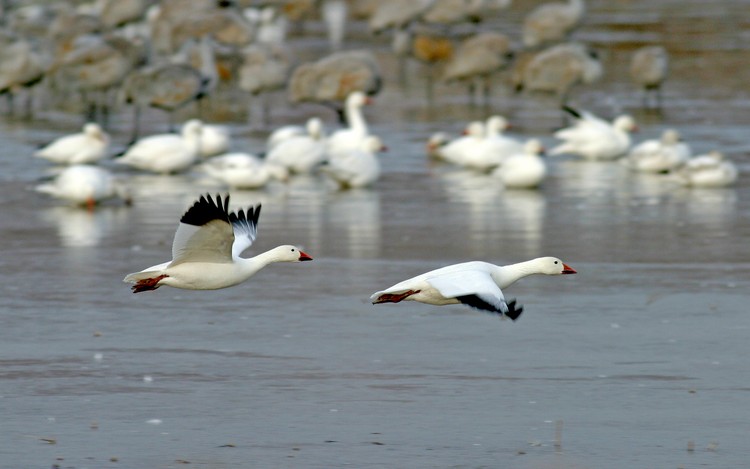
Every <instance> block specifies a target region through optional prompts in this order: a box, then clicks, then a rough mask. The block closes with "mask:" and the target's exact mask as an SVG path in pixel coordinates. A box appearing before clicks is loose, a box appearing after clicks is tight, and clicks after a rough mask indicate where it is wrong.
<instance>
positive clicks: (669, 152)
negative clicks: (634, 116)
mask: <svg viewBox="0 0 750 469" xmlns="http://www.w3.org/2000/svg"><path fill="white" fill-rule="evenodd" d="M690 155H691V150H690V146H689V145H688V144H686V143H685V142H682V141H681V139H680V134H679V132H677V131H676V130H674V129H667V130H665V131H664V133H663V134H662V136H661V138H659V139H651V140H645V141H643V142H641V143H639V144H638V145H636V146H635V147H633V149H632V150H631V151H630V153H628V155H627V158H625V159H624V161H625V162H626V164H627V165H628V166H629V167H630V168H631V169H633V170H634V171H639V172H645V173H663V172H667V171H671V170H673V169H676V168H678V167H680V166H682V165H683V164H685V162H686V161H687V160H688V159H690Z"/></svg>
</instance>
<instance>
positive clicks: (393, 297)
mask: <svg viewBox="0 0 750 469" xmlns="http://www.w3.org/2000/svg"><path fill="white" fill-rule="evenodd" d="M420 291H421V290H407V291H405V292H403V293H383V294H382V295H380V296H379V297H378V298H377V299H376V300H375V301H373V302H372V304H374V305H377V304H380V303H398V302H399V301H402V300H405V299H406V298H408V297H410V296H412V295H415V294H417V293H419V292H420Z"/></svg>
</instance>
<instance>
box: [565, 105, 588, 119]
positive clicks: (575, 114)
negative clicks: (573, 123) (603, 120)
mask: <svg viewBox="0 0 750 469" xmlns="http://www.w3.org/2000/svg"><path fill="white" fill-rule="evenodd" d="M562 109H563V111H565V112H567V113H568V114H570V115H571V116H573V117H575V118H576V119H581V118H582V117H583V115H581V113H580V112H578V111H577V110H575V109H573V108H572V107H570V106H568V105H563V107H562Z"/></svg>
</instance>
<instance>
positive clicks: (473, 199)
mask: <svg viewBox="0 0 750 469" xmlns="http://www.w3.org/2000/svg"><path fill="white" fill-rule="evenodd" d="M439 177H440V179H441V182H442V183H443V187H444V189H445V191H446V193H447V196H448V200H450V201H451V202H453V203H456V204H460V205H461V206H463V207H465V213H466V214H467V217H468V219H467V220H466V221H465V223H464V225H465V226H466V227H467V234H468V236H469V240H470V241H471V242H470V243H469V249H470V254H471V255H472V256H477V257H480V256H486V255H487V253H488V252H493V251H495V250H497V249H498V246H503V251H506V252H514V251H517V252H521V253H523V254H524V255H527V256H531V257H534V256H538V255H541V253H540V250H541V238H542V228H543V217H544V211H545V207H546V200H545V198H544V194H543V193H541V192H539V191H535V190H505V189H503V186H502V183H501V182H500V181H498V179H497V178H494V177H492V176H491V175H488V174H482V173H476V172H472V171H450V172H444V173H441V174H439Z"/></svg>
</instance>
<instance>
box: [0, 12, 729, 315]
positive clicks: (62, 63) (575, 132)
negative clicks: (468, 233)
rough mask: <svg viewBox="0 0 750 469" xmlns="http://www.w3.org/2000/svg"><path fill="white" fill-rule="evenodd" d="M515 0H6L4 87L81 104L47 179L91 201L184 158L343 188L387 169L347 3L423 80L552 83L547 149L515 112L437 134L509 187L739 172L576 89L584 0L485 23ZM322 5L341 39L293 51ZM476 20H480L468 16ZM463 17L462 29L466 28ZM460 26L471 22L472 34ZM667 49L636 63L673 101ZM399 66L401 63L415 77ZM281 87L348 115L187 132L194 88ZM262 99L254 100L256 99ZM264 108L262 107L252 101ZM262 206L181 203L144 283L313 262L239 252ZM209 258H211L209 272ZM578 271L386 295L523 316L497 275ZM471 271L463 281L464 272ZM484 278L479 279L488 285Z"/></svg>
mask: <svg viewBox="0 0 750 469" xmlns="http://www.w3.org/2000/svg"><path fill="white" fill-rule="evenodd" d="M510 3H511V0H414V1H411V0H410V1H405V0H403V1H402V0H378V1H372V0H370V1H368V0H318V1H313V0H307V1H303V0H278V1H275V2H274V1H266V2H255V1H249V0H244V1H243V0H232V1H230V0H159V1H157V0H96V1H89V2H74V1H72V0H71V1H63V2H32V1H28V2H24V1H20V0H19V1H6V2H4V3H3V5H2V9H1V10H0V43H2V48H0V94H4V95H6V96H7V97H8V108H9V110H10V111H14V104H13V100H14V98H15V97H16V96H22V95H24V94H26V98H27V113H28V114H29V115H30V114H32V111H33V108H34V105H33V101H32V99H33V97H34V94H35V93H38V92H39V91H38V90H39V89H41V90H42V92H44V93H45V98H46V99H47V100H48V102H51V103H52V105H53V106H59V107H61V108H66V106H73V107H74V108H76V109H78V110H82V111H84V113H85V116H86V121H87V123H86V124H85V125H84V126H83V129H82V131H81V132H80V133H76V134H72V135H66V136H63V137H60V138H59V139H57V140H55V141H53V142H51V143H50V144H49V145H46V146H44V147H43V148H41V149H39V150H38V151H36V152H35V153H34V156H36V157H39V158H43V159H46V160H48V161H49V162H50V163H52V164H54V165H57V166H58V167H61V168H62V169H61V170H60V171H59V172H58V174H57V175H56V177H54V179H52V180H50V181H47V182H45V183H43V184H40V185H38V186H37V187H36V189H37V190H38V191H39V192H42V193H45V194H49V195H51V196H53V197H57V198H60V199H66V200H69V201H72V202H73V203H74V204H77V205H84V206H87V207H88V208H89V209H93V208H94V207H95V206H96V204H98V203H99V202H101V201H103V200H106V199H111V198H120V199H122V200H124V201H126V202H127V203H129V201H130V190H129V189H128V186H127V183H126V181H125V180H124V179H123V178H122V173H124V172H115V171H112V170H111V169H110V168H108V167H107V165H105V164H104V163H109V162H112V163H113V164H114V165H115V166H125V167H127V168H129V169H130V170H131V171H143V172H151V173H158V174H176V173H185V172H191V171H193V170H196V169H197V170H198V171H200V172H201V173H203V174H205V175H206V176H207V177H210V178H212V179H214V180H216V181H218V182H219V183H221V184H223V185H224V186H225V187H226V188H228V189H260V188H263V187H264V186H265V185H267V184H269V183H270V182H272V181H281V182H284V181H287V180H288V179H289V178H290V177H294V176H295V175H297V174H312V173H315V174H320V175H321V177H325V178H327V180H329V181H331V183H332V184H334V185H335V186H336V187H338V188H340V189H342V190H345V189H348V188H362V187H368V186H372V185H374V184H376V183H377V181H378V180H379V178H380V176H381V163H380V161H379V158H378V153H379V152H382V151H385V150H386V149H387V147H386V145H385V143H387V142H385V141H384V139H383V138H382V137H380V136H377V135H374V134H373V133H371V132H370V129H369V127H368V124H367V120H366V118H365V114H364V113H363V107H364V106H368V105H371V104H372V103H373V99H372V96H375V95H377V94H378V92H379V91H380V90H381V89H382V87H383V85H384V78H383V75H382V73H381V70H380V65H379V63H378V60H377V58H376V56H375V54H373V53H372V52H371V51H368V50H354V51H352V50H345V51H342V50H341V49H342V48H343V46H344V44H345V36H346V34H347V25H348V24H350V23H349V21H350V19H352V18H355V19H360V20H363V21H366V24H367V26H368V29H369V31H370V32H371V33H372V34H374V35H377V34H384V33H390V34H392V39H393V40H392V47H391V48H392V53H393V54H395V55H396V56H398V57H399V59H400V60H403V63H402V66H400V67H399V70H400V71H404V70H406V69H407V67H406V61H407V60H417V61H418V62H421V63H422V64H424V66H425V69H424V70H425V82H426V86H425V89H426V91H427V97H428V99H434V96H433V86H434V82H437V81H440V82H445V83H452V82H457V83H463V84H465V85H466V86H467V88H468V89H469V92H470V93H471V100H472V101H473V100H474V94H475V92H476V90H481V92H482V95H483V96H484V99H485V102H486V103H488V102H489V101H488V100H489V97H490V87H491V83H492V81H493V79H494V78H495V77H496V76H497V75H498V74H499V73H501V72H503V71H504V70H506V69H510V68H511V67H512V70H511V72H510V77H509V80H510V83H511V85H512V87H513V88H514V89H515V90H517V91H526V92H541V93H547V94H551V95H553V96H555V97H556V98H557V100H558V104H559V105H560V106H561V108H562V109H563V110H564V111H565V113H566V114H567V117H568V120H569V122H570V125H569V126H568V127H566V128H563V129H561V130H558V131H556V132H555V133H554V134H553V136H554V138H555V139H556V140H558V141H559V144H557V145H556V146H554V147H552V148H551V149H550V150H549V151H548V152H546V150H545V148H544V146H543V145H542V141H541V139H539V138H531V139H528V140H525V141H523V140H519V139H518V138H515V137H512V136H509V135H507V134H506V133H505V131H506V130H507V129H508V127H509V124H508V120H507V119H506V118H505V117H503V116H501V115H491V116H489V117H488V118H487V119H486V120H485V121H473V122H469V123H467V124H466V126H465V131H464V135H461V136H458V137H456V138H450V137H449V136H448V135H447V134H445V133H443V132H438V133H435V134H434V135H432V136H431V137H430V138H429V139H427V142H426V143H427V153H428V155H429V157H431V158H434V159H437V160H441V161H443V162H445V163H446V164H450V165H455V166H458V167H461V168H466V169H468V170H471V171H477V172H482V173H490V174H491V175H492V176H493V177H495V178H496V179H497V181H498V184H502V185H503V186H505V187H506V188H508V189H535V188H539V187H541V186H543V184H544V180H545V178H546V177H547V175H548V171H549V168H548V165H547V162H546V159H545V158H544V156H545V153H548V154H549V155H560V154H566V155H577V156H580V157H581V158H584V159H586V160H598V161H618V162H620V163H621V164H624V165H625V166H627V167H628V168H630V169H632V170H633V171H636V172H650V173H663V174H667V175H668V176H665V178H666V179H665V180H669V181H675V182H677V183H680V184H683V185H686V186H696V187H722V186H728V185H731V184H733V183H734V182H735V181H736V179H737V176H738V171H737V168H736V166H735V165H734V164H733V163H732V162H731V161H730V160H728V159H727V158H725V157H724V156H723V154H722V153H721V152H718V151H713V152H710V153H708V154H704V155H698V156H693V155H692V152H691V149H690V147H689V146H688V144H687V143H685V142H683V141H682V140H681V138H680V134H679V132H678V131H677V130H675V129H668V130H666V131H665V132H664V134H663V135H662V137H661V138H659V139H654V140H646V141H643V142H640V143H638V144H634V142H633V141H632V136H631V133H632V132H633V131H634V130H636V129H637V125H636V123H635V121H634V119H633V118H632V117H630V116H628V115H621V116H619V117H616V118H615V119H614V120H612V121H611V122H610V121H607V120H604V119H602V118H600V117H597V116H596V115H594V114H592V113H591V112H587V111H583V110H578V109H575V108H573V107H572V106H570V105H569V96H570V94H571V92H572V91H573V90H574V88H575V87H577V86H579V85H585V84H589V83H594V82H596V81H597V80H600V79H601V77H602V75H603V64H602V61H601V60H600V58H599V57H598V55H597V54H596V53H595V52H594V51H593V50H591V48H589V47H588V46H587V45H586V44H583V43H580V42H571V41H569V38H570V36H571V34H572V33H573V32H574V31H575V29H576V28H577V27H578V26H579V25H580V24H581V22H582V21H583V18H584V15H585V12H586V5H585V3H584V0H565V1H558V2H551V3H545V4H542V5H539V6H537V7H535V8H533V9H532V10H530V11H529V12H528V14H526V16H525V18H524V20H523V24H522V25H521V26H522V27H521V37H520V38H519V42H520V43H521V44H522V45H523V46H522V48H520V49H519V48H514V46H513V41H512V40H511V39H510V38H509V37H508V36H507V35H505V34H503V33H500V32H497V31H481V30H480V29H481V27H480V26H473V24H479V25H481V23H482V22H483V21H486V20H490V19H492V18H493V17H496V16H497V15H500V14H501V13H500V12H501V11H502V10H504V9H507V8H508V7H509V5H510ZM311 15H319V17H320V18H321V19H322V22H323V24H325V26H326V33H327V38H328V41H329V47H330V49H331V51H332V52H331V53H330V54H329V55H327V56H325V57H322V58H321V59H320V60H317V61H312V62H307V63H300V64H295V63H294V60H293V55H294V54H293V53H292V52H293V51H291V50H290V48H289V45H288V44H287V42H286V37H287V35H288V34H289V31H290V30H292V29H294V30H297V33H298V34H303V33H304V32H303V30H304V26H305V19H306V18H308V17H310V16H311ZM466 27H469V28H470V32H469V33H467V32H466ZM462 28H463V29H462ZM456 31H463V32H461V33H459V32H456ZM668 63H669V57H668V54H667V51H666V50H665V48H664V47H662V46H659V45H649V46H646V47H643V48H641V49H638V50H637V51H635V53H634V54H633V56H632V62H631V67H630V72H631V75H632V79H633V81H634V83H635V84H636V85H637V87H639V88H640V89H641V90H642V91H643V96H644V101H643V105H644V106H645V107H660V106H662V96H661V85H662V83H663V82H664V81H665V80H666V78H667V75H668V68H669V67H668ZM407 78H408V77H407V76H403V77H402V79H407ZM280 90H281V91H284V90H286V93H287V97H288V99H289V101H290V102H293V103H296V102H316V103H320V104H322V105H325V106H328V107H330V108H332V109H334V110H335V111H336V112H337V113H338V114H339V117H340V120H341V122H342V123H344V124H345V125H344V126H343V127H342V128H339V129H337V130H335V131H333V132H330V133H329V132H328V131H327V130H326V126H325V125H324V123H323V119H322V118H320V117H313V118H310V119H309V120H308V121H307V122H306V123H305V124H304V125H301V126H300V125H288V126H283V127H280V128H277V129H276V130H274V131H273V132H270V133H269V135H268V138H267V142H266V148H265V150H264V152H263V153H262V154H251V153H247V152H239V151H234V150H233V148H232V138H231V137H232V136H231V132H230V131H229V129H228V127H226V126H222V125H217V124H209V123H206V122H204V121H203V120H202V119H199V118H192V119H189V120H187V121H186V122H184V123H183V124H182V125H181V127H180V129H179V131H177V132H175V131H173V130H174V124H173V123H174V115H175V113H176V112H177V111H180V110H182V109H184V108H186V107H187V106H188V105H191V104H194V105H195V106H196V108H197V111H198V114H199V115H200V114H201V109H202V108H203V107H204V106H205V105H207V104H210V100H211V97H212V96H213V95H214V94H217V95H218V94H219V93H222V92H224V93H229V95H230V96H238V95H233V94H232V93H234V92H242V93H244V94H243V95H242V96H244V97H245V98H247V97H248V96H249V98H248V100H249V102H251V103H252V102H253V101H258V102H261V104H262V107H263V120H264V122H266V123H268V122H270V104H269V103H270V101H269V100H268V99H269V98H268V96H269V95H270V94H271V93H274V92H278V91H280ZM123 104H128V105H130V106H131V107H132V109H133V112H134V120H133V124H132V128H133V132H132V138H131V142H130V143H129V144H128V146H127V148H126V149H125V150H124V152H122V154H120V155H117V157H116V158H114V159H111V160H110V157H111V156H112V155H111V154H112V139H111V136H110V135H109V134H108V132H107V130H105V129H107V128H108V122H109V117H110V113H111V112H112V110H113V109H116V108H117V106H120V105H123ZM151 108H153V109H159V110H162V111H165V112H167V114H168V116H169V127H170V132H169V133H164V134H155V135H148V136H145V137H144V136H141V135H140V133H141V132H140V118H141V114H142V112H143V110H144V109H151ZM249 113H250V112H249ZM250 114H251V113H250ZM259 213H260V206H258V207H254V208H250V209H248V210H247V211H246V212H244V211H239V212H237V213H233V212H229V210H228V196H227V197H225V198H224V199H222V198H221V197H219V196H217V197H216V199H215V200H214V198H212V197H210V196H203V197H201V198H200V199H199V200H198V201H197V202H196V203H195V205H193V207H191V208H190V209H189V210H188V211H187V212H186V213H185V215H184V216H183V217H182V219H181V223H180V225H179V228H178V230H177V233H176V235H175V240H174V245H173V250H172V257H173V260H172V261H170V262H166V263H163V264H159V265H156V266H153V267H150V268H148V269H145V270H144V271H142V272H138V273H135V274H131V275H129V276H128V277H127V278H126V281H129V282H132V283H134V287H133V290H134V291H135V292H140V291H146V290H153V289H156V288H158V287H159V286H161V285H168V286H172V287H177V288H191V289H215V288H224V287H228V286H231V285H235V284H237V283H239V282H242V281H244V280H246V279H247V278H249V277H250V276H251V275H253V274H254V273H255V272H257V271H258V270H259V269H260V268H262V267H263V266H265V265H267V264H269V263H273V262H280V261H295V262H296V261H303V260H311V257H310V256H309V255H307V254H305V253H303V252H301V251H299V249H297V248H295V247H293V246H281V247H279V248H277V249H275V250H272V251H269V252H268V253H264V254H261V255H259V256H256V257H255V258H251V259H243V258H242V257H240V254H241V253H242V251H243V250H244V249H246V248H247V247H249V245H250V244H251V243H252V241H253V240H254V239H255V233H256V226H257V223H258V215H259ZM206 272H210V275H207V274H206ZM538 273H541V274H569V273H575V270H574V269H572V268H570V267H569V266H567V265H566V264H564V263H563V262H562V261H560V260H559V259H556V258H542V259H537V260H534V261H529V262H527V263H522V264H518V265H514V266H505V267H497V266H492V265H490V264H485V263H466V264H459V265H456V266H452V267H450V268H445V269H438V270H437V271H433V272H430V273H427V274H424V275H422V276H418V277H415V278H413V279H410V280H407V281H404V282H401V283H399V284H397V285H395V286H393V287H391V288H390V289H387V290H383V291H381V292H378V293H376V294H374V295H373V297H372V300H373V302H374V303H376V304H377V303H384V302H399V301H402V300H415V301H421V302H425V303H430V304H449V303H465V304H468V305H470V306H472V307H476V308H479V309H484V310H487V311H492V312H495V313H498V314H501V315H505V316H508V317H510V318H512V319H516V318H517V317H518V315H520V312H521V311H522V308H521V307H520V306H517V305H515V304H514V303H512V302H506V301H505V299H504V297H503V294H502V291H501V289H502V288H505V287H507V286H508V285H510V284H511V283H513V282H514V281H515V280H517V279H518V278H521V277H523V276H525V275H530V274H538ZM462 279H463V280H462ZM477 289H478V290H477Z"/></svg>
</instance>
